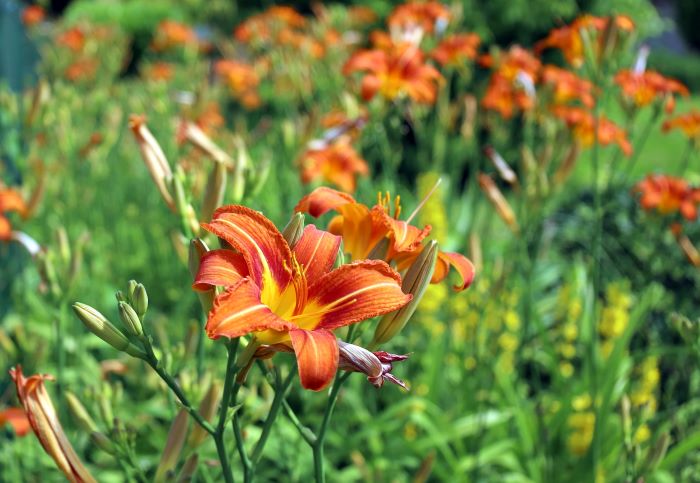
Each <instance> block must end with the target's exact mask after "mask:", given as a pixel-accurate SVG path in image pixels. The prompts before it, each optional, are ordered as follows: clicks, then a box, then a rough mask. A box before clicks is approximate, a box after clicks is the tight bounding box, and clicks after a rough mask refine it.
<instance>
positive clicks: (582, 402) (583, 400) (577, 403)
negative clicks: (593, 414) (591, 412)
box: [571, 394, 592, 411]
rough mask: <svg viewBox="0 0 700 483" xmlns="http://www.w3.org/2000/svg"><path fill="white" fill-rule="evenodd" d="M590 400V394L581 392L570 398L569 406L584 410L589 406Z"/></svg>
mask: <svg viewBox="0 0 700 483" xmlns="http://www.w3.org/2000/svg"><path fill="white" fill-rule="evenodd" d="M591 402H592V400H591V395H590V394H581V395H580V396H576V397H575V398H573V399H572V400H571V407H572V408H574V410H576V411H585V410H586V409H588V408H590V407H591Z"/></svg>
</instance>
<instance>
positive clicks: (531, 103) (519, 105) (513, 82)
mask: <svg viewBox="0 0 700 483" xmlns="http://www.w3.org/2000/svg"><path fill="white" fill-rule="evenodd" d="M479 63H480V64H481V65H483V66H484V67H492V68H494V73H493V74H492V75H491V79H490V80H489V85H488V87H487V89H486V93H485V94H484V97H483V99H482V100H481V105H482V107H483V108H484V109H489V110H493V111H497V112H498V113H500V114H501V116H502V117H504V118H505V119H510V118H511V117H512V116H513V114H514V112H515V110H516V109H517V110H520V111H529V110H531V109H533V108H534V107H535V96H534V94H535V93H534V84H535V82H536V81H537V78H538V75H539V71H540V68H541V63H540V61H539V60H538V59H537V58H536V57H535V56H533V55H532V54H531V53H530V52H529V51H528V50H526V49H523V48H522V47H520V46H518V45H514V46H513V47H511V48H510V49H509V50H508V51H507V52H505V53H503V54H501V55H498V56H496V57H494V56H491V55H484V56H481V57H480V58H479Z"/></svg>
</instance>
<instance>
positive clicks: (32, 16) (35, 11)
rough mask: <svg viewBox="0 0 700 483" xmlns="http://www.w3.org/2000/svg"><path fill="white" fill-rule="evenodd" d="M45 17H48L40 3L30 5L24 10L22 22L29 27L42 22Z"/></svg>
mask: <svg viewBox="0 0 700 483" xmlns="http://www.w3.org/2000/svg"><path fill="white" fill-rule="evenodd" d="M44 17H46V12H45V11H44V9H43V8H41V6H39V5H29V6H27V7H25V8H24V10H22V23H23V24H24V25H26V26H27V27H33V26H34V25H36V24H39V23H41V22H42V21H43V20H44Z"/></svg>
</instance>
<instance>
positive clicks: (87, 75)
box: [63, 58, 99, 82]
mask: <svg viewBox="0 0 700 483" xmlns="http://www.w3.org/2000/svg"><path fill="white" fill-rule="evenodd" d="M98 66H99V62H98V61H97V59H94V58H87V59H78V60H76V61H75V62H73V63H72V64H70V65H69V66H68V67H66V70H65V71H64V73H63V75H65V77H66V79H68V80H69V81H71V82H78V81H83V80H91V79H94V78H95V75H96V74H97V67H98Z"/></svg>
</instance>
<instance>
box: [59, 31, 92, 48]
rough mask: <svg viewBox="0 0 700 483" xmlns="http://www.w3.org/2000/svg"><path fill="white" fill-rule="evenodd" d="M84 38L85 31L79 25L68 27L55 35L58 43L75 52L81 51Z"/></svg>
mask: <svg viewBox="0 0 700 483" xmlns="http://www.w3.org/2000/svg"><path fill="white" fill-rule="evenodd" d="M85 40H86V38H85V32H83V29H81V28H80V27H73V28H71V29H68V30H66V31H65V32H63V33H61V34H60V35H59V36H58V37H56V42H57V43H58V45H61V46H63V47H66V48H68V49H69V50H71V51H73V52H75V53H78V52H82V51H83V47H85Z"/></svg>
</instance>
